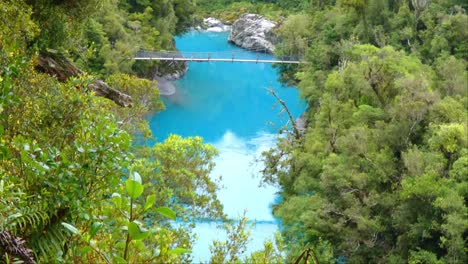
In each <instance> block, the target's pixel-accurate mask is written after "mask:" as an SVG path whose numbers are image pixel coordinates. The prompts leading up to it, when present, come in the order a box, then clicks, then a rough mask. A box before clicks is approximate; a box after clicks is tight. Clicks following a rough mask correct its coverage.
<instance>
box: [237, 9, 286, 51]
mask: <svg viewBox="0 0 468 264" xmlns="http://www.w3.org/2000/svg"><path fill="white" fill-rule="evenodd" d="M275 27H276V24H275V23H274V22H273V21H270V20H268V19H265V18H263V17H262V16H259V15H256V14H245V15H243V16H241V17H240V18H239V19H237V20H236V21H235V22H234V24H233V25H232V29H231V34H230V35H229V39H228V41H229V42H232V43H234V44H235V45H237V46H240V47H241V48H244V49H248V50H257V51H267V52H269V53H273V51H274V50H275V45H274V44H275V43H276V42H277V37H276V35H275V34H274V33H273V32H272V30H273V29H274V28H275Z"/></svg>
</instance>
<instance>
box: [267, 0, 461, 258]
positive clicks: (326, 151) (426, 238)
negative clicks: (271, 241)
mask: <svg viewBox="0 0 468 264" xmlns="http://www.w3.org/2000/svg"><path fill="white" fill-rule="evenodd" d="M467 6H468V4H467V2H466V1H450V0H434V1H425V0H411V1H383V0H382V1H379V0H377V1H365V0H362V1H348V0H341V1H311V3H310V6H309V7H308V9H307V11H305V12H301V13H298V14H295V15H292V16H290V17H289V18H288V19H287V20H286V21H285V22H284V23H283V25H282V28H281V29H280V34H281V37H282V39H283V41H284V42H287V43H289V45H286V47H291V46H292V47H294V49H295V50H293V51H294V52H297V53H304V54H305V56H306V60H307V61H308V62H309V63H308V64H307V66H304V67H301V68H290V67H289V68H287V67H283V68H282V73H283V76H282V78H283V79H284V80H285V81H288V82H291V83H297V84H298V86H299V89H300V92H301V93H302V95H303V96H304V97H305V98H306V99H307V101H308V104H309V110H308V111H307V115H306V118H307V122H308V127H307V130H306V132H305V133H304V135H303V138H302V139H300V140H294V141H293V139H291V138H286V139H284V140H282V141H281V142H280V143H279V144H278V146H277V148H276V149H273V150H271V151H269V152H268V153H265V160H266V161H267V163H268V166H267V168H266V169H265V170H264V180H265V181H266V182H270V183H272V184H276V185H278V186H279V187H280V188H281V195H282V197H283V201H281V202H280V203H279V204H278V205H276V207H275V208H274V214H275V215H276V216H277V217H279V218H280V219H281V220H282V223H283V231H282V233H283V238H284V241H285V243H286V248H288V254H289V256H290V259H291V258H292V257H293V256H297V255H299V254H300V252H302V251H303V250H304V249H305V248H308V247H311V248H313V249H314V250H315V253H316V254H317V255H318V257H319V260H320V261H321V263H322V262H324V263H328V262H335V261H337V260H339V261H341V262H343V261H344V262H347V263H407V262H409V263H466V261H467V248H466V242H467V235H468V232H467V227H468V218H467V212H468V211H467V202H468V134H467V133H468V131H467V122H468V112H467V111H468V87H467V72H466V69H467V55H468V53H467V52H468V46H467V43H468V42H467V40H468V31H467V30H466V29H467V28H468V17H467V15H466V8H467ZM279 52H280V53H281V52H284V53H285V54H287V53H288V52H291V50H283V51H279ZM291 141H293V144H291Z"/></svg>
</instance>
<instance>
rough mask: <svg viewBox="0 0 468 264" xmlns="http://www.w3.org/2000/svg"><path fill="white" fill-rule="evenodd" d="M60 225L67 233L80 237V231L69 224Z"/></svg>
mask: <svg viewBox="0 0 468 264" xmlns="http://www.w3.org/2000/svg"><path fill="white" fill-rule="evenodd" d="M62 225H63V226H64V227H65V228H66V229H68V231H70V232H72V233H73V234H75V235H79V236H81V233H80V231H79V230H78V229H76V227H74V226H72V225H70V224H67V223H65V222H62Z"/></svg>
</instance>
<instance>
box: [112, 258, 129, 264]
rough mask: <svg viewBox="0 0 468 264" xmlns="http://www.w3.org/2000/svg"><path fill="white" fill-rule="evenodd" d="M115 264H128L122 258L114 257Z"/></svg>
mask: <svg viewBox="0 0 468 264" xmlns="http://www.w3.org/2000/svg"><path fill="white" fill-rule="evenodd" d="M114 263H117V264H127V261H126V260H125V259H124V258H122V257H119V256H115V257H114Z"/></svg>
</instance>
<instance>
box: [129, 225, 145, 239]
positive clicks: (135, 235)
mask: <svg viewBox="0 0 468 264" xmlns="http://www.w3.org/2000/svg"><path fill="white" fill-rule="evenodd" d="M128 233H129V234H130V238H131V239H132V240H141V239H145V238H147V237H148V236H149V235H150V232H149V231H146V232H141V231H140V227H139V226H138V225H137V224H135V223H134V222H131V223H130V224H128Z"/></svg>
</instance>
